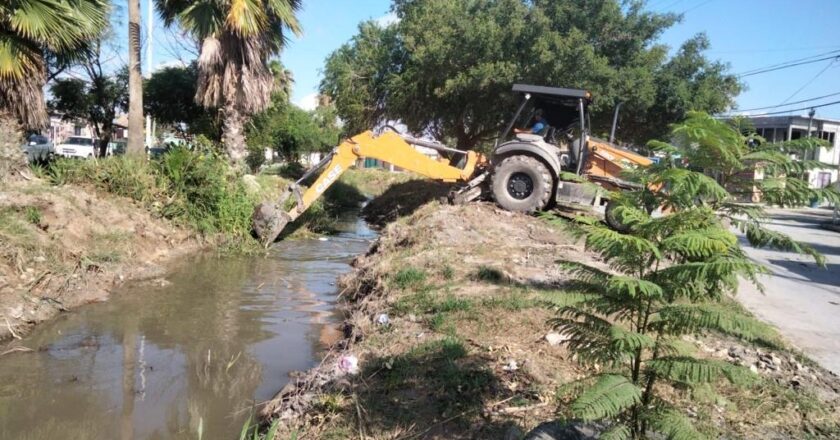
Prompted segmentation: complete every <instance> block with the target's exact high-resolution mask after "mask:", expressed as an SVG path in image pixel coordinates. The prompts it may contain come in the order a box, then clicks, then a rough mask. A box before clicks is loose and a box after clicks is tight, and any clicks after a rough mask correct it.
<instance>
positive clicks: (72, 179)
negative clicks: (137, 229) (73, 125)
mask: <svg viewBox="0 0 840 440" xmlns="http://www.w3.org/2000/svg"><path fill="white" fill-rule="evenodd" d="M42 172H43V174H44V175H45V177H46V178H47V179H48V180H49V181H50V182H51V183H52V184H54V185H65V184H71V183H74V184H87V185H93V186H94V187H96V188H98V189H100V190H103V191H106V192H109V193H111V194H115V195H118V196H122V197H128V198H130V199H132V200H135V201H137V202H140V203H142V204H144V205H146V206H147V207H149V208H150V209H151V210H152V211H153V212H156V213H157V214H159V215H161V216H163V217H165V218H167V219H170V220H174V221H176V222H180V223H182V224H186V225H189V226H191V227H194V228H195V229H197V230H198V231H199V232H201V233H202V234H222V235H224V236H225V237H227V238H228V239H229V240H233V241H242V240H251V239H250V229H251V214H252V212H253V207H254V204H255V203H256V199H255V197H254V196H251V195H249V194H248V192H247V191H246V189H245V187H244V185H243V184H242V182H241V180H240V179H238V176H237V174H236V172H235V171H234V170H233V169H232V168H231V166H230V165H229V164H228V163H227V161H226V160H225V158H224V157H223V156H221V155H220V154H218V153H217V152H215V151H214V150H212V149H211V148H196V149H193V150H191V149H188V148H183V147H176V148H173V149H171V150H169V151H168V152H167V153H166V154H164V155H162V156H161V157H160V158H158V159H157V160H152V161H148V160H146V159H144V158H135V157H130V156H113V157H108V158H103V159H97V160H86V161H81V160H70V159H59V160H56V161H54V162H52V163H51V164H50V165H49V166H48V167H47V168H46V169H45V170H43V171H42Z"/></svg>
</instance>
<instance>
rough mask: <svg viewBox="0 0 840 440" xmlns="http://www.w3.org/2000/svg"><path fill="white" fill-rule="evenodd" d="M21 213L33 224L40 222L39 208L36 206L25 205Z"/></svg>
mask: <svg viewBox="0 0 840 440" xmlns="http://www.w3.org/2000/svg"><path fill="white" fill-rule="evenodd" d="M23 215H24V216H25V217H26V221H28V222H29V223H32V224H33V225H40V224H41V210H40V209H38V207H37V206H27V207H26V208H24V209H23Z"/></svg>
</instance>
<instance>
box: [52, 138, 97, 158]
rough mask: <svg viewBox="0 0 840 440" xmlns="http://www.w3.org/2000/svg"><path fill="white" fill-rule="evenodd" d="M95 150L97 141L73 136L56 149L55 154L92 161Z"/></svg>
mask: <svg viewBox="0 0 840 440" xmlns="http://www.w3.org/2000/svg"><path fill="white" fill-rule="evenodd" d="M95 148H96V139H94V138H89V137H83V136H72V137H69V138H67V139H66V140H65V141H64V142H62V143H60V144H58V145H57V146H56V147H55V154H58V155H61V156H64V157H80V158H82V159H92V158H93V157H94V156H95V152H94V149H95Z"/></svg>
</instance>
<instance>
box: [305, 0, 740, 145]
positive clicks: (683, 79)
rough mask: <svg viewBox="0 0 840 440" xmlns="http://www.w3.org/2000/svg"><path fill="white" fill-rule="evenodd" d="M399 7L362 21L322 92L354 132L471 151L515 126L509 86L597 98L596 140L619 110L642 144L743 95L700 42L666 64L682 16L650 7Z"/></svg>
mask: <svg viewBox="0 0 840 440" xmlns="http://www.w3.org/2000/svg"><path fill="white" fill-rule="evenodd" d="M393 10H394V12H395V13H396V15H397V17H398V18H399V19H400V20H399V22H398V23H397V24H394V25H391V26H389V27H387V28H377V26H376V24H375V23H373V22H368V23H363V24H362V25H361V26H360V28H359V32H358V34H357V35H356V36H354V37H353V39H352V40H351V41H350V42H349V43H347V44H346V45H344V46H342V47H341V48H339V49H338V50H336V51H335V52H333V53H332V54H331V55H330V56H329V57H328V59H327V61H326V65H325V69H324V79H323V81H322V83H321V91H322V93H324V94H326V95H329V96H330V97H332V98H333V99H334V102H335V105H336V107H337V108H338V111H339V115H340V116H341V118H342V119H343V120H345V121H347V122H348V124H347V128H348V130H355V131H359V130H363V129H368V128H370V127H372V126H373V125H375V124H376V123H379V122H382V121H383V120H386V119H399V120H401V121H402V122H404V123H406V124H407V125H408V128H409V129H410V130H412V131H415V132H430V133H431V134H433V135H435V136H436V137H438V138H440V139H442V140H446V141H447V142H452V143H455V144H456V145H457V146H458V148H474V147H475V146H477V145H479V144H481V143H482V142H484V141H487V140H489V139H492V138H493V137H495V136H496V135H497V133H498V132H499V131H500V129H501V128H502V127H503V125H504V122H505V121H506V120H508V119H509V118H510V116H511V114H512V112H513V110H514V109H515V103H514V102H513V96H511V93H510V88H511V85H512V84H513V83H515V82H528V83H534V84H542V85H553V86H562V87H577V88H585V89H588V90H590V91H592V92H593V94H594V96H595V102H594V104H593V106H592V107H591V109H592V112H593V113H592V115H593V118H592V122H593V126H594V131H595V132H596V133H605V132H607V131H608V130H609V125H610V122H611V117H612V110H613V108H614V106H615V105H616V104H618V103H619V102H622V103H623V109H624V112H623V116H622V118H621V121H622V124H621V127H622V131H620V132H619V133H620V134H621V135H622V136H624V138H625V139H626V140H629V141H636V142H642V141H644V140H647V139H650V138H652V137H659V136H661V135H663V134H665V133H667V130H668V123H671V122H676V121H678V120H680V119H681V118H682V117H684V115H685V113H686V111H688V110H692V109H696V110H705V111H709V112H718V111H722V110H726V109H727V108H729V107H730V106H731V104H732V103H733V98H734V96H735V95H737V93H738V92H739V91H740V87H741V85H740V83H739V82H738V81H737V79H736V78H735V77H734V76H732V75H729V74H727V73H726V66H725V65H723V64H720V63H715V62H710V61H709V60H707V59H706V58H705V57H704V56H703V54H702V52H703V51H704V50H705V49H706V48H707V47H708V41H707V40H706V38H705V37H704V36H703V35H698V36H696V37H694V38H692V39H691V40H689V41H687V42H686V43H685V44H684V45H683V46H682V48H681V49H680V50H679V51H678V52H677V55H675V56H674V57H673V58H671V59H668V56H667V52H668V51H667V47H665V46H664V45H662V44H658V43H657V41H658V38H659V36H660V35H661V34H662V32H664V31H665V30H666V29H668V28H669V27H670V26H672V25H673V24H674V23H676V22H677V21H678V20H679V19H680V17H679V16H677V15H674V14H659V13H655V12H649V11H646V10H645V8H644V2H643V1H628V2H622V1H618V0H607V1H599V2H592V1H583V0H578V1H565V2H558V1H548V0H545V1H541V0H536V1H524V0H501V1H491V0H475V1H446V0H425V1H421V0H395V1H394V2H393ZM663 98H667V100H665V101H664V102H660V101H662V100H663Z"/></svg>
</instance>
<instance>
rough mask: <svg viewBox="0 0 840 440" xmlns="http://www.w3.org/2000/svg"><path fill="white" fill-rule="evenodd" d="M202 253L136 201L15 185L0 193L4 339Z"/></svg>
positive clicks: (0, 299)
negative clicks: (180, 258)
mask: <svg viewBox="0 0 840 440" xmlns="http://www.w3.org/2000/svg"><path fill="white" fill-rule="evenodd" d="M199 247H200V243H199V242H198V241H197V240H196V239H195V237H193V236H192V234H191V233H190V232H188V231H187V230H185V229H181V228H178V227H176V226H174V225H172V224H171V223H169V222H168V221H166V220H163V219H159V218H154V217H152V216H151V215H150V214H149V212H148V210H146V209H144V208H143V207H142V206H139V205H138V204H136V203H134V202H132V201H131V200H129V199H124V198H120V197H114V196H112V195H108V194H100V193H97V192H95V191H93V190H89V189H85V188H80V187H77V186H61V187H53V186H49V185H47V184H45V183H42V182H40V181H38V180H33V181H25V180H17V181H14V182H10V183H8V184H7V185H6V186H4V187H0V340H4V339H9V338H13V337H19V336H21V335H23V334H25V333H26V332H27V331H28V330H29V329H30V328H31V326H32V325H34V324H37V323H39V322H42V321H44V320H47V319H50V318H51V317H53V316H55V315H56V314H58V313H60V312H62V311H66V310H69V309H72V308H74V307H77V306H80V305H83V304H88V303H91V302H97V301H103V300H105V299H107V298H108V296H109V294H110V292H111V290H112V289H113V288H114V287H115V286H116V285H118V284H120V283H121V282H123V281H126V280H130V279H133V280H137V279H154V278H156V277H160V276H162V275H163V274H164V273H165V272H166V263H167V261H169V260H171V259H173V258H176V257H178V256H179V255H183V254H185V253H189V252H193V251H195V250H197V249H199Z"/></svg>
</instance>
